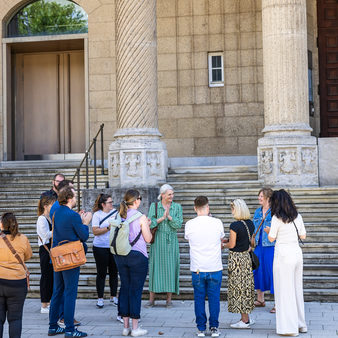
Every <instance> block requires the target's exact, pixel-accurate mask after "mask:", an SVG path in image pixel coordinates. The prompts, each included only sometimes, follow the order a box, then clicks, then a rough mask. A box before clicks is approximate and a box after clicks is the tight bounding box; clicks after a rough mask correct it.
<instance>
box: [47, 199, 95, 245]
mask: <svg viewBox="0 0 338 338" xmlns="http://www.w3.org/2000/svg"><path fill="white" fill-rule="evenodd" d="M88 237H89V229H88V226H87V225H84V224H82V220H81V217H80V215H79V214H78V213H77V212H75V211H73V210H71V209H69V208H68V207H67V206H65V205H60V206H59V208H58V209H57V210H56V211H55V217H54V232H53V247H54V246H56V245H58V244H59V243H60V242H61V241H64V240H67V241H70V242H73V241H77V240H80V241H81V242H85V241H86V240H87V239H88ZM84 247H85V250H86V245H84Z"/></svg>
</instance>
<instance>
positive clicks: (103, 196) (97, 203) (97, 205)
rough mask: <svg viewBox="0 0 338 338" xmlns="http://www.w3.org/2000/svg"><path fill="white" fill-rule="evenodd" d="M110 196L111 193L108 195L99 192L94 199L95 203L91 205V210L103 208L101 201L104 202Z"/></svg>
mask: <svg viewBox="0 0 338 338" xmlns="http://www.w3.org/2000/svg"><path fill="white" fill-rule="evenodd" d="M110 197H111V195H108V194H100V195H99V196H97V199H96V201H95V204H94V206H93V212H96V211H99V210H102V209H103V207H102V203H106V202H107V200H108V198H110Z"/></svg>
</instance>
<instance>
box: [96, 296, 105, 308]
mask: <svg viewBox="0 0 338 338" xmlns="http://www.w3.org/2000/svg"><path fill="white" fill-rule="evenodd" d="M103 306H104V303H103V299H102V298H99V299H98V300H97V303H96V307H98V308H99V309H102V308H103Z"/></svg>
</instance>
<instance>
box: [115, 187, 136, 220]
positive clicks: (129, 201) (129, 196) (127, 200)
mask: <svg viewBox="0 0 338 338" xmlns="http://www.w3.org/2000/svg"><path fill="white" fill-rule="evenodd" d="M139 197H140V192H139V191H138V190H134V189H130V190H128V191H127V192H126V193H125V195H124V197H123V201H122V202H121V204H120V216H121V217H122V218H127V211H128V206H130V205H133V203H134V202H135V201H136V200H137V199H138V198H139Z"/></svg>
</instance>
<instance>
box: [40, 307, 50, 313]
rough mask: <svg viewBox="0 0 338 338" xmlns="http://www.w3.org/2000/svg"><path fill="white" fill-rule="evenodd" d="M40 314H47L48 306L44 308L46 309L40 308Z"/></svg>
mask: <svg viewBox="0 0 338 338" xmlns="http://www.w3.org/2000/svg"><path fill="white" fill-rule="evenodd" d="M40 313H49V306H46V307H42V306H41V310H40Z"/></svg>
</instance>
